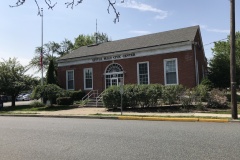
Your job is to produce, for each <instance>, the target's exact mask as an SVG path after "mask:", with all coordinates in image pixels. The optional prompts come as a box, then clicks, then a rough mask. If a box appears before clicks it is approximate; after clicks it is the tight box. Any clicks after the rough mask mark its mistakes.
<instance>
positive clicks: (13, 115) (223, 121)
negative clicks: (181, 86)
mask: <svg viewBox="0 0 240 160" xmlns="http://www.w3.org/2000/svg"><path fill="white" fill-rule="evenodd" d="M0 116H7V117H43V118H83V119H112V120H142V121H176V122H218V123H228V122H234V123H240V120H231V119H226V118H222V119H210V118H174V117H170V118H169V117H143V116H73V115H33V114H29V115H28V114H0Z"/></svg>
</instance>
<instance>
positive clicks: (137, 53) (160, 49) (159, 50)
mask: <svg viewBox="0 0 240 160" xmlns="http://www.w3.org/2000/svg"><path fill="white" fill-rule="evenodd" d="M188 50H192V43H191V42H182V43H177V44H169V45H162V46H157V47H149V48H144V49H134V50H130V51H119V52H114V53H104V54H99V55H91V56H88V57H76V58H72V59H63V60H59V61H58V67H64V66H71V65H79V64H87V63H98V62H106V61H113V60H120V59H130V58H136V57H144V56H151V55H158V54H166V53H175V52H181V51H188ZM131 53H134V56H130V57H128V56H127V57H124V56H123V55H126V54H131ZM102 57H119V58H117V59H106V60H105V59H102ZM95 58H99V59H102V60H101V61H93V60H92V59H95Z"/></svg>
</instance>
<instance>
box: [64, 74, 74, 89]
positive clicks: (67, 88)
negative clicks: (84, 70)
mask: <svg viewBox="0 0 240 160" xmlns="http://www.w3.org/2000/svg"><path fill="white" fill-rule="evenodd" d="M69 72H73V89H69V88H68V73H69ZM74 89H75V79H74V70H66V90H74Z"/></svg>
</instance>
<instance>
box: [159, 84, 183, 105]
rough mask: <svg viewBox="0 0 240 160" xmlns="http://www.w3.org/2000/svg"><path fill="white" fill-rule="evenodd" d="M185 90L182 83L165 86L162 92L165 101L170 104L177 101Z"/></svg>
mask: <svg viewBox="0 0 240 160" xmlns="http://www.w3.org/2000/svg"><path fill="white" fill-rule="evenodd" d="M183 91H184V88H183V86H182V85H169V86H164V87H163V92H162V98H163V102H164V103H168V104H169V105H171V104H173V103H176V101H177V100H178V99H179V97H180V95H181V93H182V92H183Z"/></svg>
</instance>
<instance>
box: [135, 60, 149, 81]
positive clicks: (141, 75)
mask: <svg viewBox="0 0 240 160" xmlns="http://www.w3.org/2000/svg"><path fill="white" fill-rule="evenodd" d="M137 65H138V68H137V69H138V84H149V63H148V62H140V63H138V64H137Z"/></svg>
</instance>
